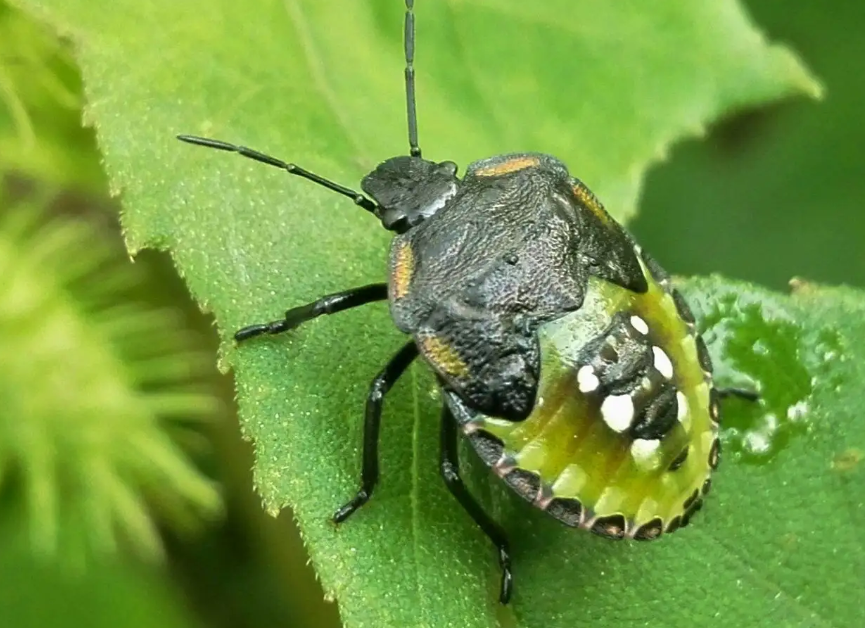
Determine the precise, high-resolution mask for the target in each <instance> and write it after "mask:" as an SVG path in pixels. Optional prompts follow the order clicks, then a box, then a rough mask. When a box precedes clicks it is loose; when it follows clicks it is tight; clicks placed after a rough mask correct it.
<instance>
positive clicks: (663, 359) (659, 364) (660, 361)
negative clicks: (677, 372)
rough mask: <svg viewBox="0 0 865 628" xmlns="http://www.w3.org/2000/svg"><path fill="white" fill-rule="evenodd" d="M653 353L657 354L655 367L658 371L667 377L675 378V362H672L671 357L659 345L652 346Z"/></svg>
mask: <svg viewBox="0 0 865 628" xmlns="http://www.w3.org/2000/svg"><path fill="white" fill-rule="evenodd" d="M652 353H654V354H655V368H656V369H657V370H658V372H659V373H660V374H661V375H663V376H664V377H666V378H667V379H673V363H672V362H670V357H669V356H668V355H667V354H666V353H664V350H663V349H661V347H659V346H657V345H655V346H653V347H652Z"/></svg>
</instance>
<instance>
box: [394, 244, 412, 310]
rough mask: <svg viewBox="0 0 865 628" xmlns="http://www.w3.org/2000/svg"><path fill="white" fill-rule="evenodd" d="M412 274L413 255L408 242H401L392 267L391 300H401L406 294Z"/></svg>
mask: <svg viewBox="0 0 865 628" xmlns="http://www.w3.org/2000/svg"><path fill="white" fill-rule="evenodd" d="M413 272H414V253H412V250H411V247H410V246H409V244H408V242H403V243H402V244H400V246H399V250H398V251H397V252H396V259H395V260H394V265H393V275H392V277H391V284H392V286H393V298H394V299H401V298H403V297H404V296H405V295H407V294H408V286H409V283H411V276H412V273H413Z"/></svg>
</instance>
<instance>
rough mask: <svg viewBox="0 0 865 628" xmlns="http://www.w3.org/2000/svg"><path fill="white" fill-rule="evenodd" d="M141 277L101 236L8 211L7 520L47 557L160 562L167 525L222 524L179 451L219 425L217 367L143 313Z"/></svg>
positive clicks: (1, 307) (170, 324)
mask: <svg viewBox="0 0 865 628" xmlns="http://www.w3.org/2000/svg"><path fill="white" fill-rule="evenodd" d="M141 270H142V269H140V268H136V267H133V266H132V265H130V263H129V261H128V259H127V258H125V257H124V256H123V255H122V253H121V252H120V251H119V250H118V249H117V247H111V246H110V245H109V243H108V242H106V240H105V234H104V233H102V232H100V231H99V230H97V229H95V228H94V227H92V226H91V225H89V224H87V223H85V222H83V221H81V220H76V219H73V218H69V217H54V218H51V219H49V218H46V216H45V214H44V211H43V210H42V209H41V208H40V206H39V204H37V203H29V204H19V205H17V206H15V207H10V206H9V202H8V201H6V202H3V200H2V197H0V278H2V281H0V347H2V359H0V489H2V491H3V494H4V495H6V496H7V498H6V499H5V500H4V501H3V502H2V509H0V516H2V517H4V518H10V517H25V518H26V520H27V528H28V530H29V542H30V543H31V544H32V547H33V549H34V550H36V551H37V552H38V553H40V554H45V555H49V556H52V555H57V556H60V557H61V558H62V559H64V560H67V559H68V560H71V561H73V562H75V563H81V562H82V561H86V560H87V559H88V557H91V556H93V555H95V554H105V553H112V552H115V551H117V550H118V548H119V547H122V548H124V549H125V548H131V549H132V550H134V551H137V552H138V553H139V554H141V555H143V556H145V557H149V558H156V557H159V556H160V555H161V552H162V543H161V537H160V533H159V530H158V526H159V525H160V524H165V525H167V526H176V527H179V528H188V527H189V526H190V525H192V524H194V523H195V522H196V521H198V520H199V518H200V517H201V516H212V515H214V514H216V513H217V512H218V511H219V508H220V498H219V495H218V492H217V490H216V488H215V486H214V485H213V483H212V482H211V481H209V480H208V479H207V478H206V477H204V476H203V475H202V473H201V472H200V471H199V470H198V469H197V468H196V467H195V465H194V464H193V463H192V462H191V461H190V459H189V457H188V455H187V453H185V452H184V450H183V448H182V447H181V446H180V445H179V443H178V438H182V437H183V436H184V433H188V434H193V433H194V430H195V429H197V427H196V424H197V423H200V422H201V421H202V420H205V419H207V417H209V416H212V414H213V412H214V411H215V408H216V402H215V400H214V398H213V397H212V396H211V395H210V394H209V393H208V392H207V390H206V389H205V388H204V387H203V386H202V384H201V381H202V380H201V378H202V377H203V376H204V375H205V374H206V373H208V368H207V367H208V360H207V357H206V356H205V355H202V353H201V352H199V351H198V350H197V349H196V348H195V347H194V344H193V343H192V342H191V341H190V338H189V332H188V331H187V330H186V329H185V328H184V326H183V323H182V320H180V317H179V316H178V314H177V313H176V312H175V311H173V310H170V309H157V308H155V307H154V306H152V305H147V304H146V303H143V302H138V301H137V296H136V295H137V294H138V293H137V292H136V290H138V289H140V285H141V283H142V280H143V277H142V272H141ZM175 437H177V438H175Z"/></svg>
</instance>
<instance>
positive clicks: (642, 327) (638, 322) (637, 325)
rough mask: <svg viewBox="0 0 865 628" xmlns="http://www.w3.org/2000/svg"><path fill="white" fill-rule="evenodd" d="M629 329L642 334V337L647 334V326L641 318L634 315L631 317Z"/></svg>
mask: <svg viewBox="0 0 865 628" xmlns="http://www.w3.org/2000/svg"><path fill="white" fill-rule="evenodd" d="M631 327H633V328H634V329H636V330H637V331H638V332H640V333H641V334H643V335H644V336H645V335H646V334H648V333H649V325H648V324H647V323H646V321H644V320H643V319H642V318H640V317H639V316H637V315H636V314H634V315H633V316H632V317H631Z"/></svg>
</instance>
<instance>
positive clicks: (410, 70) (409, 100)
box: [404, 0, 421, 157]
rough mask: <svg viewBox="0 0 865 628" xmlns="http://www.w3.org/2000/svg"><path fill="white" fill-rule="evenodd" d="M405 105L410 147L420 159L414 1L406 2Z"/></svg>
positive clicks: (408, 0) (410, 150) (412, 152)
mask: <svg viewBox="0 0 865 628" xmlns="http://www.w3.org/2000/svg"><path fill="white" fill-rule="evenodd" d="M404 37H405V104H406V109H407V112H408V145H409V153H410V154H411V156H412V157H420V156H421V154H420V146H418V143H417V104H416V102H415V97H414V65H413V64H414V0H405V35H404Z"/></svg>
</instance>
